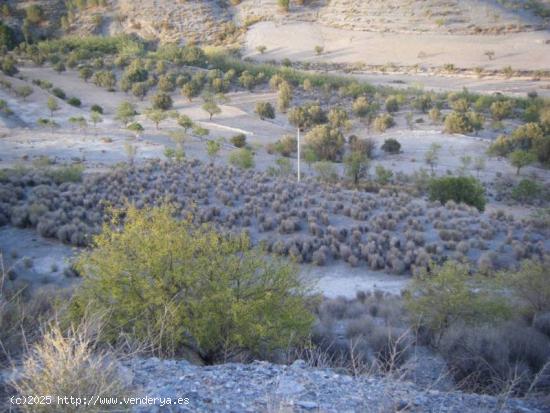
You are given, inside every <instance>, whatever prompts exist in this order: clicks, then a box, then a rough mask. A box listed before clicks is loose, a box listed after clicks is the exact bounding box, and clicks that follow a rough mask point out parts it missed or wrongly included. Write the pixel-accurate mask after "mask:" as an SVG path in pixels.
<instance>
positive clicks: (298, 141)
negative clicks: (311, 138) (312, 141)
mask: <svg viewBox="0 0 550 413" xmlns="http://www.w3.org/2000/svg"><path fill="white" fill-rule="evenodd" d="M297 143H298V159H297V161H298V182H300V178H301V176H300V161H301V159H300V157H301V154H300V127H298V139H297Z"/></svg>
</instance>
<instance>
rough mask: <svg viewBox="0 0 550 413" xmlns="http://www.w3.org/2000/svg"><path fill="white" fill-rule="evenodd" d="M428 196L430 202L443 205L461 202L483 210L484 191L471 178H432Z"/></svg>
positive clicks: (478, 183)
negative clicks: (450, 202)
mask: <svg viewBox="0 0 550 413" xmlns="http://www.w3.org/2000/svg"><path fill="white" fill-rule="evenodd" d="M429 196H430V199H431V200H432V201H439V202H441V203H442V204H445V203H446V202H447V201H455V202H463V203H465V204H468V205H472V206H475V207H476V208H477V209H478V210H480V211H483V210H484V209H485V190H484V189H483V186H482V185H481V183H480V182H479V181H478V180H477V179H475V178H474V177H471V176H456V177H455V176H445V177H442V178H434V179H432V180H431V181H430V184H429Z"/></svg>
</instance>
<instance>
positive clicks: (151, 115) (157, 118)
mask: <svg viewBox="0 0 550 413" xmlns="http://www.w3.org/2000/svg"><path fill="white" fill-rule="evenodd" d="M144 113H145V116H147V119H149V120H150V121H151V122H153V123H154V124H155V128H156V129H157V130H158V129H159V125H160V123H161V122H164V121H165V120H166V119H168V118H169V117H170V114H169V113H168V112H166V111H164V110H160V109H153V108H147V109H145V112H144Z"/></svg>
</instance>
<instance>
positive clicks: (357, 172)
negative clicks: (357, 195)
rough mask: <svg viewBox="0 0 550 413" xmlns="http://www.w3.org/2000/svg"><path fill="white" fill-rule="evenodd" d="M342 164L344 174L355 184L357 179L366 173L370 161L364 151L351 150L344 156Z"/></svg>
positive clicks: (357, 181) (357, 182)
mask: <svg viewBox="0 0 550 413" xmlns="http://www.w3.org/2000/svg"><path fill="white" fill-rule="evenodd" d="M344 166H345V170H346V175H347V176H348V177H349V178H350V179H351V180H352V182H353V184H354V185H355V186H357V185H358V184H359V181H360V180H361V179H362V178H365V177H366V176H367V175H368V171H369V166H370V161H369V158H368V157H367V156H366V155H365V154H364V153H362V152H359V151H353V152H352V153H350V154H349V155H348V156H346V157H345V158H344Z"/></svg>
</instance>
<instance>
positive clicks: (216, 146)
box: [206, 140, 222, 163]
mask: <svg viewBox="0 0 550 413" xmlns="http://www.w3.org/2000/svg"><path fill="white" fill-rule="evenodd" d="M221 148H222V146H221V144H220V143H219V142H218V141H213V140H209V141H206V153H207V154H208V157H209V158H210V161H211V162H212V163H214V161H215V160H216V158H217V156H218V154H219V152H220V149H221Z"/></svg>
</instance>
